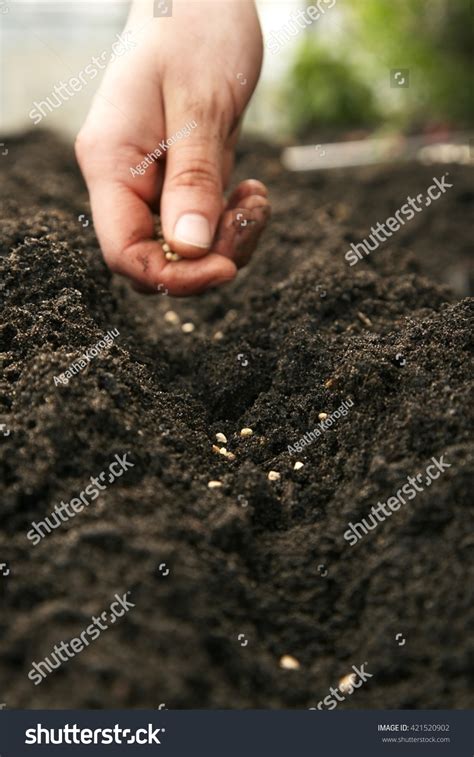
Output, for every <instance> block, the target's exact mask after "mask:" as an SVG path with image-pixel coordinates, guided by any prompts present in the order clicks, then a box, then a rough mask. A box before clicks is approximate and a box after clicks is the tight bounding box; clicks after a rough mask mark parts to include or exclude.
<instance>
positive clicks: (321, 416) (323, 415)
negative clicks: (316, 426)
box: [318, 413, 328, 421]
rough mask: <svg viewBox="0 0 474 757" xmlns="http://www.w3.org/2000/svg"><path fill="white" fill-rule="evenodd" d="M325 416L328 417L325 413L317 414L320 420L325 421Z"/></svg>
mask: <svg viewBox="0 0 474 757" xmlns="http://www.w3.org/2000/svg"><path fill="white" fill-rule="evenodd" d="M327 417H328V414H327V413H319V415H318V418H319V420H320V421H325V420H326V418H327Z"/></svg>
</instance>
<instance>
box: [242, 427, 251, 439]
mask: <svg viewBox="0 0 474 757" xmlns="http://www.w3.org/2000/svg"><path fill="white" fill-rule="evenodd" d="M252 434H253V430H252V429H251V428H243V429H241V431H240V436H243V437H244V438H245V437H247V436H252Z"/></svg>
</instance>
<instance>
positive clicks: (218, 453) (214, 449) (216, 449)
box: [212, 444, 221, 455]
mask: <svg viewBox="0 0 474 757" xmlns="http://www.w3.org/2000/svg"><path fill="white" fill-rule="evenodd" d="M212 451H213V452H215V453H216V455H220V452H221V451H220V449H219V447H218V446H217V444H213V445H212Z"/></svg>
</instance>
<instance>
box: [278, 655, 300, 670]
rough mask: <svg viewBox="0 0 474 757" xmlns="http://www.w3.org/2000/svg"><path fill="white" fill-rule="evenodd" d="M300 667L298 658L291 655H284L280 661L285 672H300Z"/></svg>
mask: <svg viewBox="0 0 474 757" xmlns="http://www.w3.org/2000/svg"><path fill="white" fill-rule="evenodd" d="M300 667H301V666H300V663H299V662H298V660H297V659H296V657H293V656H292V655H290V654H284V655H283V657H282V658H281V660H280V668H283V670H299V669H300Z"/></svg>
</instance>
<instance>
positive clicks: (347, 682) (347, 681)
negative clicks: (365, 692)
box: [339, 673, 355, 691]
mask: <svg viewBox="0 0 474 757" xmlns="http://www.w3.org/2000/svg"><path fill="white" fill-rule="evenodd" d="M354 678H355V674H354V673H348V674H347V675H346V676H343V678H341V680H340V681H339V689H340V690H341V691H347V690H348V689H350V688H351V687H353V683H354Z"/></svg>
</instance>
